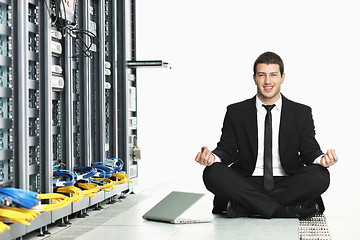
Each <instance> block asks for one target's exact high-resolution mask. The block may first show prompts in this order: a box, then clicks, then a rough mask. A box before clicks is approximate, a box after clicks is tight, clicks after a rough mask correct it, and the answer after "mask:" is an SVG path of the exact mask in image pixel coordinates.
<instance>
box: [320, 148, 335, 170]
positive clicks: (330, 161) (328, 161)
mask: <svg viewBox="0 0 360 240" xmlns="http://www.w3.org/2000/svg"><path fill="white" fill-rule="evenodd" d="M337 161H338V156H337V155H336V154H335V149H329V150H327V152H326V153H325V155H324V156H323V157H322V158H321V160H320V163H321V165H322V166H323V167H330V166H332V165H334V164H335V163H337Z"/></svg>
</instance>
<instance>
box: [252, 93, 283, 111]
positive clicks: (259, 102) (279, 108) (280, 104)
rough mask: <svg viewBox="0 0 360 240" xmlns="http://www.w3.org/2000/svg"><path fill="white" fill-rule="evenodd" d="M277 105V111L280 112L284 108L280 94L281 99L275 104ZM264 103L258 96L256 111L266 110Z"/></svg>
mask: <svg viewBox="0 0 360 240" xmlns="http://www.w3.org/2000/svg"><path fill="white" fill-rule="evenodd" d="M274 104H275V109H277V110H278V111H281V107H282V95H281V94H280V98H279V99H278V100H277V101H276V102H275V103H274ZM262 105H263V102H261V101H260V99H259V96H258V95H256V109H257V110H259V109H265V108H263V106H262Z"/></svg>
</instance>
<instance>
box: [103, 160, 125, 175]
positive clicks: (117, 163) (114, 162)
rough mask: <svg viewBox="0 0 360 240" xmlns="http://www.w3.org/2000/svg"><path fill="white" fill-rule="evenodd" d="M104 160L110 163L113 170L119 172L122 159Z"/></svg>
mask: <svg viewBox="0 0 360 240" xmlns="http://www.w3.org/2000/svg"><path fill="white" fill-rule="evenodd" d="M106 160H107V162H109V163H110V164H111V163H112V165H113V168H114V172H120V171H121V170H122V168H123V167H124V161H123V160H122V159H121V158H108V159H106Z"/></svg>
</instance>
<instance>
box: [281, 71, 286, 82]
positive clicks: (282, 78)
mask: <svg viewBox="0 0 360 240" xmlns="http://www.w3.org/2000/svg"><path fill="white" fill-rule="evenodd" d="M284 80H285V73H283V74H282V76H281V84H283V83H284Z"/></svg>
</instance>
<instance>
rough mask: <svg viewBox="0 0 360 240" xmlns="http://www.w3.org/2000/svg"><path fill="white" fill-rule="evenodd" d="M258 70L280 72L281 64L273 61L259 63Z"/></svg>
mask: <svg viewBox="0 0 360 240" xmlns="http://www.w3.org/2000/svg"><path fill="white" fill-rule="evenodd" d="M256 69H257V72H280V66H279V64H273V63H269V64H267V63H259V64H258V65H257V66H256Z"/></svg>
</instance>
